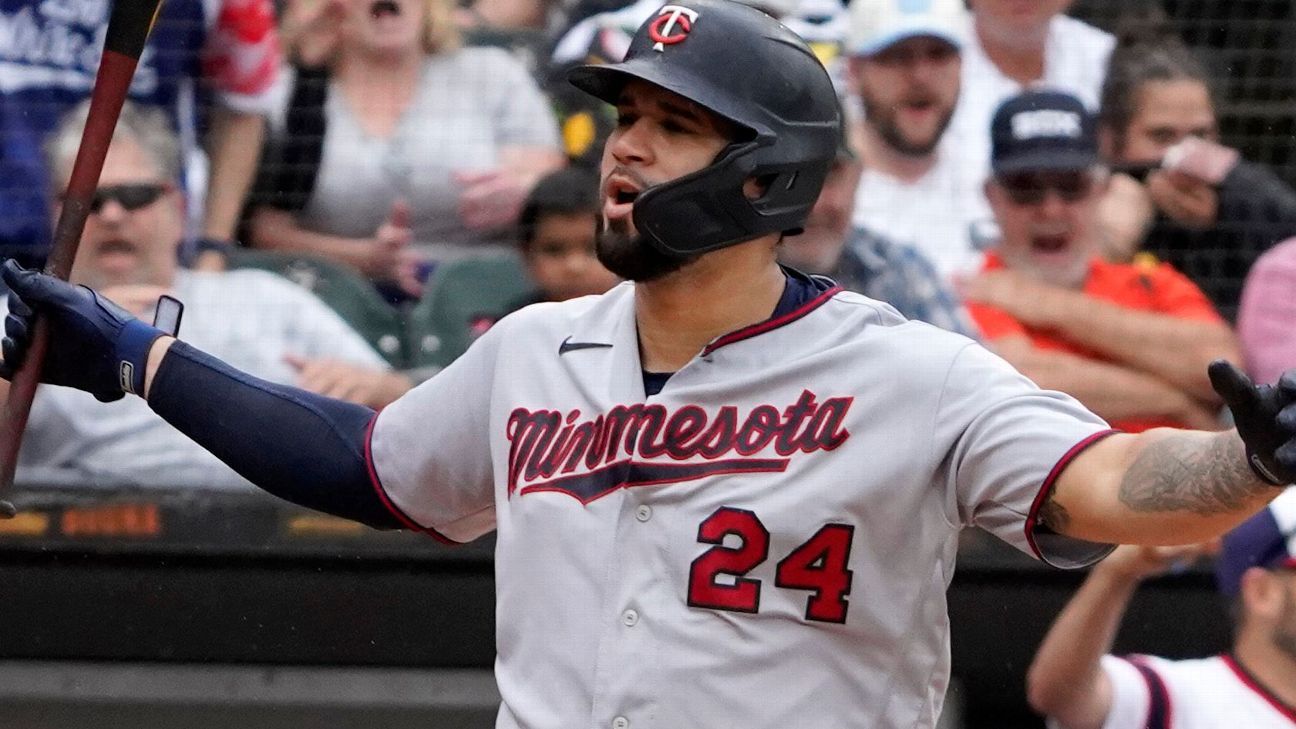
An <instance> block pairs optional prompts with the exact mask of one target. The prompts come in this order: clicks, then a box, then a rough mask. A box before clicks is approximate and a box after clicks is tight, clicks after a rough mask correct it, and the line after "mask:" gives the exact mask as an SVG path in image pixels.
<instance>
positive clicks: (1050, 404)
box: [933, 344, 1111, 567]
mask: <svg viewBox="0 0 1296 729" xmlns="http://www.w3.org/2000/svg"><path fill="white" fill-rule="evenodd" d="M1110 432H1111V430H1110V428H1109V427H1108V426H1107V424H1106V423H1105V422H1103V420H1102V419H1101V418H1099V417H1098V416H1097V415H1094V414H1093V413H1091V412H1089V411H1088V410H1086V409H1085V408H1084V406H1082V405H1081V404H1080V403H1079V402H1077V401H1076V400H1075V399H1073V398H1071V397H1069V396H1067V395H1064V394H1062V393H1059V392H1053V391H1051V390H1042V389H1040V388H1039V387H1038V386H1036V385H1035V384H1034V383H1033V382H1031V381H1030V380H1028V379H1026V377H1025V376H1023V375H1021V374H1020V373H1018V372H1017V371H1016V370H1014V369H1013V368H1012V366H1010V365H1009V364H1008V363H1007V362H1004V361H1003V360H1002V359H1000V358H999V357H997V356H995V355H994V354H992V353H990V352H989V351H988V350H986V349H985V348H983V347H981V346H980V345H977V344H968V345H967V346H965V347H964V348H963V349H962V350H960V352H959V353H958V354H957V355H956V356H955V357H954V360H953V363H952V364H951V366H950V368H949V371H948V373H947V375H946V380H945V383H944V386H943V387H942V391H941V395H940V402H939V404H938V406H937V409H936V419H935V423H934V424H933V434H934V438H933V444H934V447H936V448H941V449H944V450H943V452H938V453H936V454H935V458H934V460H935V462H937V463H938V464H939V468H940V469H942V470H941V476H942V477H943V479H944V483H945V485H946V488H947V489H948V490H949V492H950V493H951V494H952V498H953V499H955V500H956V502H957V507H958V513H959V516H960V519H961V521H962V523H963V524H970V525H975V526H978V527H981V528H982V529H985V530H986V531H988V532H990V533H992V534H994V535H995V536H997V537H999V538H1000V539H1002V540H1004V541H1005V542H1008V543H1009V544H1011V545H1013V546H1014V547H1016V548H1018V549H1020V550H1022V551H1023V552H1026V553H1028V554H1031V555H1034V556H1035V557H1038V558H1040V559H1043V560H1044V561H1046V562H1048V563H1049V564H1051V565H1054V566H1057V567H1077V566H1082V565H1085V564H1089V563H1091V562H1094V561H1096V560H1097V559H1099V558H1101V557H1103V556H1104V555H1105V554H1106V553H1107V552H1108V551H1110V547H1109V546H1108V545H1102V544H1094V543H1091V542H1084V541H1081V540H1076V539H1071V538H1068V537H1063V536H1061V535H1058V534H1054V533H1052V532H1050V531H1048V530H1047V529H1046V528H1043V527H1039V526H1038V525H1037V523H1036V522H1037V520H1036V511H1037V510H1038V509H1039V506H1040V504H1041V503H1042V502H1043V496H1044V495H1045V494H1046V493H1047V491H1048V490H1049V489H1051V488H1052V485H1053V481H1054V480H1055V479H1056V478H1057V476H1058V474H1060V473H1061V472H1062V469H1063V468H1065V466H1066V464H1067V463H1069V462H1070V460H1071V459H1072V458H1074V457H1075V456H1076V455H1077V454H1079V453H1080V452H1081V451H1083V450H1084V448H1085V447H1087V446H1088V445H1089V444H1090V443H1093V442H1095V441H1096V440H1098V439H1100V438H1101V437H1103V436H1104V435H1106V434H1107V433H1110Z"/></svg>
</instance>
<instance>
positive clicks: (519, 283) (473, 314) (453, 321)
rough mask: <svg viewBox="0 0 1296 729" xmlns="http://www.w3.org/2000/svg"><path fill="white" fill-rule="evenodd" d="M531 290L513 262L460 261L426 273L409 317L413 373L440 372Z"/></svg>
mask: <svg viewBox="0 0 1296 729" xmlns="http://www.w3.org/2000/svg"><path fill="white" fill-rule="evenodd" d="M530 289H531V285H530V282H529V281H528V280H527V276H526V273H525V272H524V271H523V269H522V264H521V262H520V261H519V260H518V258H517V257H516V256H503V255H501V256H492V257H489V258H466V259H463V260H458V261H450V262H447V263H442V264H440V265H438V266H437V267H436V270H434V271H433V272H432V277H431V278H430V279H429V280H428V283H427V287H426V288H425V289H424V291H423V299H422V300H421V301H419V302H418V304H416V305H415V306H414V308H413V309H411V310H410V312H409V338H408V340H407V344H406V349H407V350H408V352H409V356H410V364H411V366H413V367H445V366H446V365H448V364H450V363H451V362H453V361H454V360H455V358H456V357H458V356H459V355H461V354H463V353H464V352H465V351H467V349H468V345H470V344H472V342H473V340H474V339H476V338H477V336H479V335H480V334H481V333H482V332H483V331H485V329H486V328H488V327H489V326H490V325H491V324H493V323H494V322H495V321H496V320H497V319H499V318H500V317H502V316H504V314H506V313H508V310H509V307H510V305H512V304H514V303H515V302H517V301H518V300H519V299H520V298H522V296H524V295H525V294H526V293H527V292H528V291H529V290H530Z"/></svg>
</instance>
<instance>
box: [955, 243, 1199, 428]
mask: <svg viewBox="0 0 1296 729" xmlns="http://www.w3.org/2000/svg"><path fill="white" fill-rule="evenodd" d="M1003 268H1004V263H1003V260H1002V259H1000V258H999V256H998V255H997V254H995V253H987V254H986V257H985V265H984V266H983V267H982V270H984V271H995V270H1000V269H1003ZM1083 291H1084V293H1085V294H1088V295H1089V296H1092V297H1094V298H1096V299H1102V300H1104V301H1110V302H1112V303H1113V304H1118V305H1120V306H1124V307H1126V308H1129V309H1134V310H1137V311H1147V312H1152V313H1155V314H1166V315H1168V316H1173V317H1178V318H1180V319H1192V320H1196V321H1202V322H1211V323H1216V322H1219V321H1221V319H1220V315H1219V313H1218V312H1216V311H1215V307H1214V306H1212V305H1211V303H1210V300H1209V299H1207V298H1206V295H1205V294H1203V293H1202V291H1201V289H1199V288H1197V286H1196V285H1195V284H1194V283H1193V282H1192V281H1189V280H1188V278H1187V277H1185V276H1184V275H1183V274H1181V273H1179V272H1178V271H1176V270H1174V268H1172V267H1171V266H1170V265H1169V264H1166V263H1151V262H1136V263H1108V262H1107V261H1104V260H1102V259H1099V258H1095V259H1093V261H1091V262H1090V264H1089V276H1088V278H1086V279H1085V283H1084V288H1083ZM967 308H968V312H969V313H971V314H972V319H973V320H974V321H975V322H976V324H977V326H978V327H979V328H980V329H981V333H982V335H983V336H984V337H985V338H986V339H987V340H993V339H998V338H1000V337H1007V336H1012V335H1015V334H1021V335H1025V336H1026V337H1028V338H1029V339H1030V342H1031V344H1032V345H1033V346H1035V347H1036V348H1038V349H1043V350H1051V351H1056V352H1068V353H1070V354H1074V355H1076V356H1079V357H1085V358H1087V359H1094V360H1100V361H1106V358H1105V357H1103V356H1101V355H1099V354H1098V353H1097V352H1094V351H1092V350H1089V349H1087V348H1085V347H1082V346H1080V345H1078V344H1074V343H1072V342H1069V341H1067V340H1065V339H1063V338H1061V336H1060V335H1059V334H1058V333H1057V332H1054V331H1050V330H1043V329H1031V328H1029V327H1027V326H1025V325H1024V324H1022V323H1021V322H1019V321H1017V320H1016V319H1014V318H1013V317H1011V316H1009V315H1008V314H1007V313H1006V312H1004V311H1003V310H1002V309H996V308H994V307H991V306H986V305H985V304H978V303H975V302H967ZM1165 426H1169V427H1176V428H1182V427H1184V424H1183V423H1179V422H1175V421H1172V420H1169V419H1166V418H1135V419H1129V420H1122V421H1119V422H1113V423H1112V427H1114V428H1119V429H1121V430H1124V431H1126V432H1130V433H1137V432H1139V431H1143V430H1147V429H1149V428H1159V427H1165Z"/></svg>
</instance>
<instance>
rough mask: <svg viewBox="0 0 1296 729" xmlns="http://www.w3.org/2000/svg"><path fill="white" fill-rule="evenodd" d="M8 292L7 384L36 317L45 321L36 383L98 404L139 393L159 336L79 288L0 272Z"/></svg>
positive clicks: (2, 369)
mask: <svg viewBox="0 0 1296 729" xmlns="http://www.w3.org/2000/svg"><path fill="white" fill-rule="evenodd" d="M0 277H3V278H4V281H5V283H6V284H8V286H9V291H10V295H9V315H8V316H6V317H5V322H4V330H5V337H4V340H3V341H0V351H3V353H4V362H3V363H0V377H3V378H4V379H6V380H12V379H13V375H14V372H16V371H17V370H18V368H19V367H20V366H21V365H22V362H23V360H24V359H25V358H26V357H27V349H28V347H29V346H30V345H31V337H32V334H33V332H35V322H36V318H37V317H45V318H46V319H48V321H49V327H50V337H49V348H48V350H47V351H46V354H45V362H44V367H43V368H42V370H41V380H40V381H41V382H45V383H48V384H51V385H65V386H67V387H75V388H77V389H78V390H85V391H86V392H89V393H90V394H92V395H94V396H95V397H96V398H98V399H99V400H101V401H103V402H111V401H113V400H119V399H121V397H122V395H124V394H125V393H127V392H135V393H143V391H144V369H145V365H146V363H147V360H148V352H149V349H150V347H152V345H153V342H154V340H156V339H157V338H158V337H160V336H162V334H163V332H161V331H159V330H158V329H154V328H153V327H151V326H149V325H147V324H145V323H144V322H142V321H140V320H139V319H136V318H135V317H134V316H132V315H131V314H130V312H128V311H126V310H125V309H123V308H121V307H120V306H117V305H116V304H114V303H112V302H111V301H109V300H108V299H105V298H103V297H102V296H100V295H99V294H97V293H95V292H94V291H92V290H90V289H89V288H86V287H85V286H75V285H73V284H70V283H68V282H66V281H63V280H62V279H59V278H55V277H54V276H49V275H46V274H43V273H40V272H37V271H30V270H27V269H25V268H22V267H21V266H19V265H18V264H17V263H14V262H13V261H12V260H10V261H5V262H4V265H3V266H0Z"/></svg>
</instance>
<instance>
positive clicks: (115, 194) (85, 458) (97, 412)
mask: <svg viewBox="0 0 1296 729" xmlns="http://www.w3.org/2000/svg"><path fill="white" fill-rule="evenodd" d="M88 111H89V104H88V102H87V103H83V104H81V105H80V106H78V107H76V108H74V109H73V110H72V111H71V112H69V114H68V115H67V116H66V117H65V119H64V120H63V122H62V123H61V124H60V126H59V127H58V128H57V129H56V130H55V132H54V134H53V136H52V137H51V138H50V140H49V141H48V143H47V145H46V147H47V153H48V164H49V169H50V170H51V172H52V173H53V174H54V176H55V177H54V179H57V180H60V181H62V180H66V179H67V178H68V177H69V175H70V172H71V169H72V161H73V159H74V158H75V155H76V151H77V146H78V143H79V141H80V138H81V131H82V129H83V127H84V125H85V119H86V114H87V112H88ZM179 154H180V143H179V140H178V139H177V138H176V135H175V133H174V132H173V131H172V130H171V128H170V125H169V124H168V122H167V120H166V118H165V116H164V115H163V113H162V112H161V111H159V110H156V109H145V108H141V107H137V106H135V105H134V104H132V103H131V102H127V103H126V105H125V106H124V107H123V109H122V113H121V121H120V122H119V123H118V125H117V129H116V133H115V135H114V137H113V140H112V143H111V146H110V147H109V149H108V156H107V159H106V160H105V162H104V168H103V173H102V175H101V176H100V181H99V189H98V192H97V193H96V195H95V202H94V205H93V207H92V209H91V213H90V216H89V218H88V219H87V221H86V228H85V233H84V235H83V236H82V240H81V247H80V248H79V249H78V253H77V258H76V261H75V263H74V266H73V270H72V280H73V281H74V282H76V283H81V284H85V285H87V286H92V287H94V288H96V289H99V290H101V291H104V292H105V294H106V295H107V296H110V297H112V299H113V300H114V301H116V302H117V303H118V304H120V305H122V306H123V307H125V308H126V309H127V310H129V311H130V312H131V313H132V314H134V315H136V316H145V317H149V316H151V312H152V309H153V306H154V303H155V302H156V301H157V298H158V296H159V295H161V294H169V295H171V296H175V297H177V298H180V299H181V300H183V301H185V302H186V303H187V304H188V308H187V310H186V312H185V316H184V326H185V330H186V332H185V336H186V339H189V340H191V341H192V342H193V343H194V344H195V345H196V346H201V347H203V348H204V349H206V350H207V351H210V352H216V353H219V354H220V356H221V357H222V358H224V359H227V360H228V361H230V362H232V363H237V364H238V366H239V367H240V368H243V369H246V370H247V371H249V372H253V373H255V374H257V375H258V376H261V377H265V378H268V379H270V380H272V381H275V382H282V383H293V384H297V385H298V386H301V387H305V388H307V389H310V390H313V391H317V392H321V393H326V394H329V395H332V396H335V397H344V398H347V399H350V400H353V401H355V402H361V403H364V404H366V405H369V406H372V407H381V406H382V405H385V404H386V403H388V402H390V401H392V400H394V399H395V398H397V397H399V396H400V395H401V394H402V393H404V392H405V391H406V390H408V389H409V387H410V383H409V381H408V380H406V379H405V378H404V377H403V376H401V375H398V374H396V373H393V372H390V371H389V370H388V368H387V365H386V363H385V362H384V361H383V360H382V358H381V357H379V356H378V354H377V353H376V352H374V351H373V350H372V349H370V347H369V346H368V345H367V344H366V343H365V342H364V340H363V339H361V337H360V335H358V334H356V333H355V332H354V331H352V330H351V329H350V327H348V326H347V325H346V324H345V323H344V322H343V321H342V320H341V319H340V318H339V317H338V316H337V315H336V314H334V313H333V311H332V310H331V309H329V308H328V307H327V306H325V305H324V304H323V303H322V302H321V301H319V300H318V299H316V298H315V297H314V296H312V295H311V294H310V293H309V292H307V291H306V290H304V289H302V288H300V287H298V286H296V285H294V284H291V283H289V282H287V281H285V280H283V279H281V278H279V277H278V276H275V275H273V274H269V273H265V272H261V271H228V272H225V271H221V272H196V271H188V270H185V269H182V268H179V267H178V266H177V264H176V251H177V249H178V248H179V247H180V245H181V240H182V237H183V231H184V210H185V205H184V196H183V194H182V193H181V192H180V191H179V188H178V177H179V174H180V157H179ZM61 191H62V187H61V185H60V187H58V188H56V193H55V197H57V196H58V194H57V193H58V192H61ZM15 308H16V310H18V311H21V310H22V307H21V306H16V307H15ZM77 356H78V357H80V356H89V355H88V354H82V353H78V355H77ZM0 389H3V390H4V391H5V392H6V393H7V391H8V387H7V385H5V386H3V387H0ZM21 455H22V458H21V459H20V470H19V473H18V475H19V478H20V479H22V480H25V481H28V482H30V481H32V480H33V479H34V480H37V481H40V482H44V483H57V482H61V481H72V482H74V483H75V484H76V485H82V486H84V485H88V484H94V485H97V486H121V485H132V484H133V485H140V486H156V487H186V486H187V487H195V488H248V484H247V482H246V481H244V480H243V479H242V478H240V477H239V476H238V475H237V474H235V473H234V472H233V471H231V470H230V469H229V467H227V466H226V465H225V464H223V463H221V462H220V461H219V460H217V459H216V458H215V457H213V456H212V455H211V454H210V453H207V452H206V451H204V450H203V449H202V448H200V447H199V446H198V445H197V444H195V443H194V442H193V441H192V440H189V439H188V438H186V437H185V436H184V435H183V434H181V433H180V432H179V431H177V430H175V429H174V428H172V427H171V426H170V425H168V424H167V423H166V422H165V421H164V420H162V418H159V417H158V416H157V415H156V414H155V413H153V412H152V411H151V410H149V409H148V407H147V406H146V405H145V403H143V402H141V401H139V400H137V399H134V398H132V399H130V400H124V401H121V402H117V403H114V404H113V405H111V406H109V407H105V406H103V405H102V404H100V403H99V402H97V401H95V399H94V398H93V397H92V396H90V395H88V394H86V393H84V392H79V391H77V390H72V389H68V388H63V387H48V386H42V387H41V388H39V389H38V391H37V393H36V399H35V401H34V402H33V407H32V415H31V421H30V423H29V425H28V433H27V437H26V439H25V441H24V446H23V451H22V454H21ZM32 469H36V470H35V471H33V470H32Z"/></svg>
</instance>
